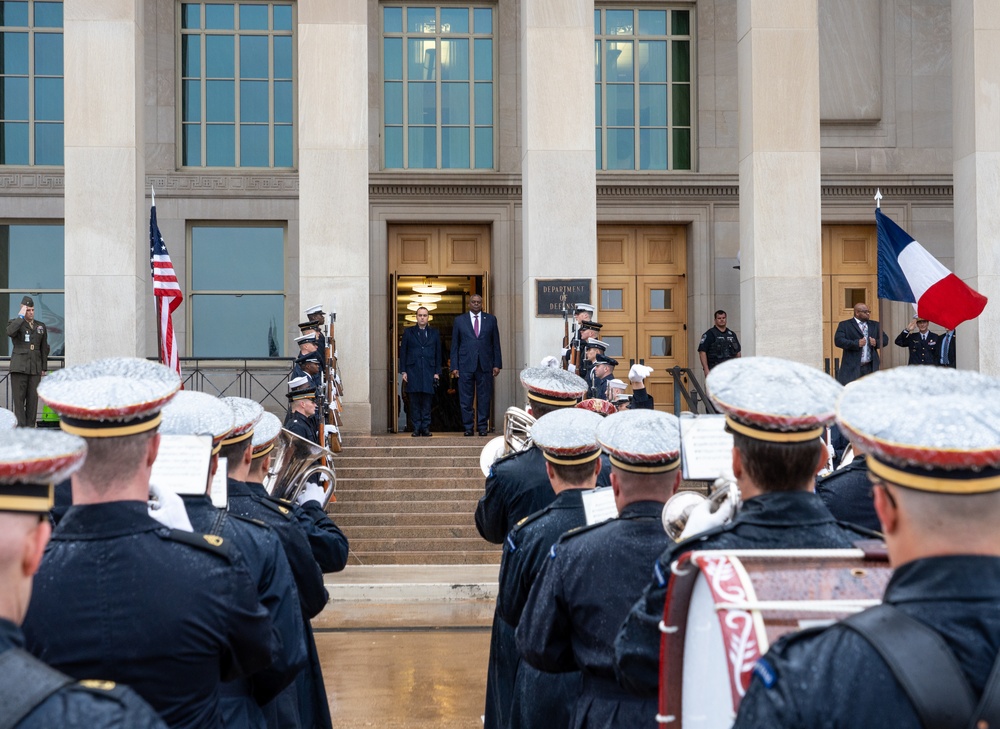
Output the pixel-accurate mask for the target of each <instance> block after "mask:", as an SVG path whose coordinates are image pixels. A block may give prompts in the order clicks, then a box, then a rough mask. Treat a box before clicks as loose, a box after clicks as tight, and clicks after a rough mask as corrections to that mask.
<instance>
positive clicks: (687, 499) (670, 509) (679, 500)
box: [663, 479, 743, 542]
mask: <svg viewBox="0 0 1000 729" xmlns="http://www.w3.org/2000/svg"><path fill="white" fill-rule="evenodd" d="M720 481H721V479H720ZM716 483H718V482H716ZM705 501H709V502H710V503H711V504H712V505H711V506H710V507H709V509H710V510H711V512H712V513H713V514H714V513H715V512H717V511H718V510H719V507H721V506H722V505H723V504H724V503H726V502H727V501H729V502H731V503H732V505H733V509H732V513H733V515H735V514H736V513H737V512H738V511H739V510H740V506H742V504H743V497H742V496H741V495H740V489H739V487H738V486H737V485H736V482H735V481H729V480H725V481H722V483H721V484H720V485H719V486H716V487H715V488H714V489H713V490H712V492H711V493H710V494H709V495H708V496H702V495H701V494H699V493H697V492H696V491H679V492H678V493H676V494H674V495H673V496H671V497H670V498H669V499H667V503H666V504H664V506H663V529H664V530H665V531H666V532H667V536H669V537H670V538H671V539H673V540H674V541H675V542H679V541H680V539H681V534H683V533H684V527H686V526H687V523H688V519H689V518H690V516H691V511H692V510H693V509H694V508H695V507H696V506H698V505H699V504H701V503H703V502H705Z"/></svg>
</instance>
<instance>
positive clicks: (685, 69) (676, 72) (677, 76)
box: [671, 41, 691, 81]
mask: <svg viewBox="0 0 1000 729" xmlns="http://www.w3.org/2000/svg"><path fill="white" fill-rule="evenodd" d="M671 50H672V53H673V59H672V60H673V72H672V74H671V75H672V76H673V80H674V81H690V80H691V43H690V42H689V41H674V42H673V44H672V49H671Z"/></svg>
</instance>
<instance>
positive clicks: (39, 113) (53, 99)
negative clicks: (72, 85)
mask: <svg viewBox="0 0 1000 729" xmlns="http://www.w3.org/2000/svg"><path fill="white" fill-rule="evenodd" d="M62 117H63V80H62V79H61V78H36V79H35V119H38V120H39V121H62Z"/></svg>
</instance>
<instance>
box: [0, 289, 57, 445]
mask: <svg viewBox="0 0 1000 729" xmlns="http://www.w3.org/2000/svg"><path fill="white" fill-rule="evenodd" d="M7 336H8V337H10V341H11V345H12V346H11V355H10V384H11V390H12V391H13V392H12V396H13V398H14V414H15V415H16V416H17V424H18V425H20V426H21V427H22V428H23V427H27V426H30V427H32V428H33V427H35V418H36V417H37V415H38V382H39V380H41V378H42V375H44V374H45V372H46V371H47V370H48V369H49V332H48V329H46V327H45V325H44V324H43V323H42V322H40V321H38V320H37V319H35V302H34V300H33V299H32V298H31V297H30V296H25V297H24V298H23V299H21V309H20V311H18V313H17V316H15V317H14V318H13V319H11V320H10V321H8V322H7Z"/></svg>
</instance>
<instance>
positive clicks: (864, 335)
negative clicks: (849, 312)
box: [833, 304, 889, 385]
mask: <svg viewBox="0 0 1000 729" xmlns="http://www.w3.org/2000/svg"><path fill="white" fill-rule="evenodd" d="M870 317H871V310H870V309H869V308H868V304H855V305H854V318H853V319H845V320H844V321H842V322H840V324H838V325H837V333H836V334H835V335H834V337H833V343H834V344H835V345H837V346H838V347H840V348H841V349H842V350H843V351H844V355H843V357H842V358H841V360H840V371H839V372H838V373H837V381H838V382H840V384H842V385H846V384H847V383H849V382H854V381H855V380H856V379H858V378H859V377H862V376H864V375H870V374H871V373H872V372H878V369H879V350H880V349H882V347H885V346H887V345H888V344H889V337H887V336H886V335H885V333H884V332H883V331H882V327H881V326H879V323H878V322H877V321H871V320H870Z"/></svg>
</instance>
